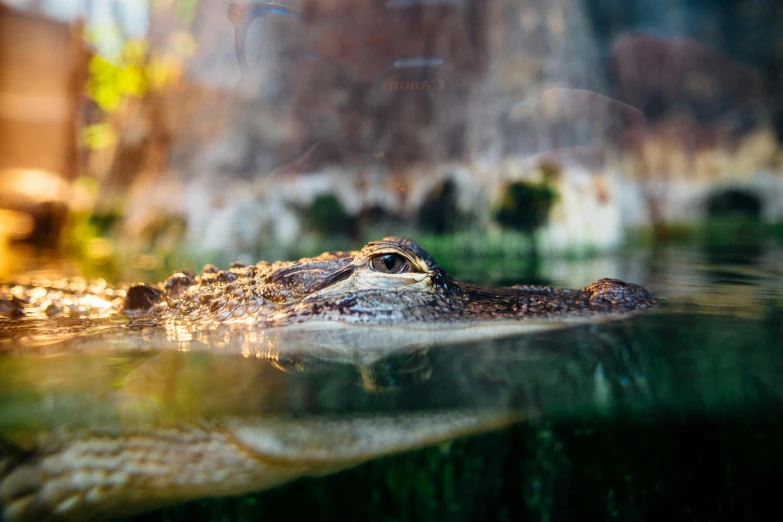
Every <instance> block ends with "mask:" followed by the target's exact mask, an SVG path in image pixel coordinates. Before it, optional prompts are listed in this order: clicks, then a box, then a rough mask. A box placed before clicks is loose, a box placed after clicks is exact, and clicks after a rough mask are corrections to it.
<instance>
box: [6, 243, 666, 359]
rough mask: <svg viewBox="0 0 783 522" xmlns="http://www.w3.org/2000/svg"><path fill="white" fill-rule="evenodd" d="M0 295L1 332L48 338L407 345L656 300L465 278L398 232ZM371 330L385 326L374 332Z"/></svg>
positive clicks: (581, 318)
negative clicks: (219, 337)
mask: <svg viewBox="0 0 783 522" xmlns="http://www.w3.org/2000/svg"><path fill="white" fill-rule="evenodd" d="M58 285H59V286H58ZM2 293H3V294H5V295H4V296H3V297H4V301H3V304H2V306H3V307H4V308H3V312H4V314H5V315H11V316H13V315H16V316H17V317H18V318H20V319H24V320H13V319H12V320H10V321H8V320H6V321H4V322H3V323H2V324H0V328H3V330H4V332H3V337H6V338H8V339H16V340H22V339H24V338H25V337H30V336H33V337H34V336H35V335H36V334H40V333H41V332H33V331H32V329H33V328H35V327H40V326H44V327H45V326H46V325H48V324H49V325H51V324H55V323H56V324H57V329H56V331H52V332H49V333H51V335H53V336H55V337H58V338H67V337H69V336H70V337H73V336H74V334H79V333H84V332H92V331H94V330H101V329H110V328H116V327H117V323H118V321H120V322H122V324H123V326H127V327H130V328H131V329H141V328H148V327H149V328H152V329H159V328H157V327H161V326H162V327H164V328H165V331H166V332H167V335H168V338H169V339H170V340H171V339H172V338H174V339H176V340H179V341H191V340H194V334H198V333H200V332H205V331H213V332H214V331H216V330H219V329H221V328H222V329H228V330H231V331H237V330H239V331H242V332H248V331H254V330H255V331H266V332H269V331H274V330H279V329H280V327H286V328H285V330H296V331H299V332H305V331H306V332H309V333H308V335H310V334H311V333H312V332H314V331H319V332H322V333H323V332H330V333H329V335H331V336H334V335H336V334H335V333H334V332H335V331H337V330H339V331H343V332H345V331H350V332H351V335H354V334H356V336H357V337H358V338H359V339H361V342H364V343H365V346H369V347H372V346H373V345H372V344H367V343H372V342H383V340H384V339H385V340H387V341H388V342H392V341H393V342H395V343H398V344H411V343H412V342H413V341H414V340H415V339H416V338H429V339H436V340H437V341H438V342H458V341H467V340H476V339H484V338H492V337H500V336H504V335H511V334H516V333H523V332H526V331H531V330H541V329H549V328H555V327H562V326H568V325H571V324H579V323H586V322H593V321H600V320H604V319H615V318H621V317H625V316H628V315H631V314H634V313H636V312H639V311H642V310H646V309H649V308H653V307H655V305H656V304H657V300H656V299H655V298H653V297H651V296H650V295H649V294H648V293H647V291H646V290H644V289H643V288H642V287H640V286H638V285H634V284H629V283H624V282H622V281H618V280H614V279H601V280H599V281H596V282H595V283H593V284H591V285H589V286H587V287H585V288H583V289H581V290H567V289H553V288H549V287H537V286H513V287H506V288H488V287H481V286H476V285H471V284H466V283H462V282H460V281H456V280H454V279H453V278H451V277H450V276H449V275H448V274H446V273H445V272H444V271H443V269H441V268H440V267H439V266H438V265H437V264H436V263H435V262H434V261H433V259H432V258H431V257H430V256H429V254H427V253H426V252H425V251H424V250H422V249H421V248H420V247H419V246H418V245H416V244H415V243H413V242H412V241H409V240H406V239H401V238H386V239H384V240H382V241H377V242H373V243H370V244H368V245H367V246H365V247H364V248H363V249H362V250H361V251H360V252H351V253H343V252H338V253H327V254H322V255H320V256H318V257H315V258H311V259H302V260H299V261H296V262H277V263H274V264H269V263H265V262H260V263H258V264H256V265H250V266H245V265H240V264H236V263H235V264H234V265H232V267H231V269H230V270H227V271H223V270H218V269H216V268H214V267H211V266H207V267H205V269H204V271H203V273H202V274H201V275H193V274H191V273H188V272H180V273H176V274H174V275H172V276H171V277H169V278H168V279H167V280H166V281H165V282H163V283H159V284H156V285H148V284H143V285H134V286H130V287H129V288H127V290H122V289H112V288H108V287H105V286H103V287H97V288H92V289H90V288H87V287H86V285H82V286H81V287H78V285H77V286H75V287H74V285H71V286H67V283H49V284H47V285H39V286H35V285H27V286H16V287H9V286H6V287H4V288H3V289H2ZM58 317H59V318H60V319H58V320H55V319H57V318H58ZM36 318H37V319H40V321H35V319H36ZM401 325H404V326H405V328H399V326H401ZM294 327H295V328H294ZM356 327H362V328H356ZM369 327H373V328H369ZM377 327H380V328H377ZM373 329H375V330H374V331H375V332H381V331H383V334H382V335H380V334H379V335H375V336H373V335H372V334H370V333H369V332H370V331H373ZM123 331H125V332H126V333H127V329H126V328H123ZM362 331H363V333H362ZM394 331H396V332H397V333H390V332H394ZM313 335H314V334H313ZM401 336H408V337H410V338H407V337H406V338H404V339H403V338H402V337H401ZM338 337H339V336H338ZM321 341H322V342H325V343H326V344H329V343H328V342H327V341H326V340H325V338H322V339H321ZM345 342H346V341H345V339H344V338H340V340H339V343H342V344H344V343H345ZM335 343H337V344H339V343H338V342H337V341H335Z"/></svg>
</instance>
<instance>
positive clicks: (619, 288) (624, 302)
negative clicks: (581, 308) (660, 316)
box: [584, 278, 658, 310]
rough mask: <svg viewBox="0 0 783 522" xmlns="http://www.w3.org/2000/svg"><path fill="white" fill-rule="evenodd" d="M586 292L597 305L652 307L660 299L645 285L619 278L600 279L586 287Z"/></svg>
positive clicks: (592, 303)
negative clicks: (652, 294)
mask: <svg viewBox="0 0 783 522" xmlns="http://www.w3.org/2000/svg"><path fill="white" fill-rule="evenodd" d="M584 292H586V293H587V294H588V295H589V296H590V297H589V299H590V304H591V305H592V306H597V307H603V306H612V307H613V308H618V307H621V308H622V309H626V310H635V309H644V308H652V307H654V306H656V305H657V304H658V300H657V299H656V298H654V297H653V296H651V295H650V293H649V292H648V291H647V290H645V289H644V288H643V287H641V286H639V285H635V284H633V283H626V282H625V281H620V280H619V279H609V278H605V279H599V280H598V281H596V282H595V283H593V284H591V285H588V286H587V287H585V289H584Z"/></svg>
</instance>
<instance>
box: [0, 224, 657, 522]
mask: <svg viewBox="0 0 783 522" xmlns="http://www.w3.org/2000/svg"><path fill="white" fill-rule="evenodd" d="M656 305H657V300H656V299H655V298H654V297H652V296H651V295H650V294H649V293H648V292H647V291H646V290H644V289H643V288H642V287H641V286H638V285H635V284H630V283H624V282H622V281H619V280H615V279H600V280H598V281H596V282H595V283H593V284H590V285H588V286H586V287H585V288H583V289H580V290H569V289H555V288H550V287H542V286H527V285H517V286H511V287H505V288H489V287H482V286H477V285H473V284H468V283H464V282H460V281H457V280H455V279H454V278H452V277H450V276H449V275H448V274H447V273H446V272H445V271H444V270H443V269H442V268H441V267H440V266H438V264H437V263H436V262H435V261H434V260H433V259H432V257H431V256H430V255H429V254H427V253H426V252H425V251H424V250H423V249H422V248H421V247H419V246H418V245H417V244H416V243H414V242H413V241H410V240H407V239H403V238H396V237H388V238H384V239H383V240H381V241H376V242H372V243H369V244H368V245H366V246H365V247H364V248H363V249H362V250H361V251H356V252H334V253H325V254H322V255H320V256H317V257H314V258H308V259H301V260H299V261H295V262H277V263H272V264H270V263H265V262H260V263H257V264H255V265H242V264H239V263H234V264H232V266H231V268H230V269H228V270H218V269H217V268H215V267H213V266H209V265H208V266H207V267H205V268H204V270H203V271H202V272H201V274H199V275H195V274H193V273H190V272H187V271H181V272H177V273H175V274H173V275H172V276H170V277H168V278H167V279H166V280H165V281H163V282H161V283H158V284H132V285H121V286H117V287H113V286H109V285H107V284H106V283H105V282H103V281H97V282H92V283H88V282H86V281H81V280H58V281H37V282H20V283H15V284H7V285H4V286H2V287H0V347H1V348H2V350H3V351H4V352H6V354H7V355H9V352H11V353H21V354H23V355H29V354H33V355H35V354H37V353H39V352H36V351H35V350H36V349H37V348H39V347H40V345H45V346H48V345H51V344H52V343H53V344H54V345H55V346H58V347H59V348H58V349H60V350H62V349H63V347H65V348H68V347H73V346H74V344H73V343H74V342H77V343H78V342H81V343H84V342H85V339H93V343H94V344H95V345H96V346H100V347H105V346H108V344H107V343H106V341H107V339H108V338H110V337H111V336H112V335H115V336H117V339H120V340H122V341H123V343H120V345H121V346H123V347H125V348H127V347H128V346H129V341H128V340H129V339H130V340H137V339H139V338H144V339H145V340H146V341H145V342H148V343H155V348H160V347H162V346H164V345H165V343H166V342H173V343H175V344H176V345H177V346H178V347H182V344H183V343H185V344H186V345H188V346H195V345H197V344H198V343H199V341H200V342H201V343H202V344H204V346H205V347H206V348H207V349H210V347H213V348H214V347H216V346H220V347H221V348H223V349H225V348H226V345H225V344H223V345H221V344H220V342H224V341H225V339H226V337H227V335H228V337H232V336H233V338H234V340H235V341H236V343H235V344H236V345H237V346H239V347H240V349H241V350H242V351H243V352H244V354H245V355H246V356H247V355H250V354H252V353H253V352H252V351H253V350H255V355H256V356H257V357H258V356H259V355H260V354H262V353H264V354H267V355H268V356H269V358H270V360H271V359H274V358H275V357H276V356H274V354H272V352H273V351H274V350H281V349H282V348H281V346H282V345H284V344H286V343H288V344H290V345H293V346H296V347H297V349H300V350H306V351H315V352H319V353H320V352H322V351H340V350H342V351H344V350H358V351H360V352H367V351H373V350H381V351H382V352H384V351H388V350H395V349H399V348H401V347H411V346H420V345H422V344H424V345H431V344H442V343H454V342H463V341H467V340H483V339H494V338H497V337H502V336H508V335H516V334H519V333H525V332H528V331H537V330H542V329H551V328H560V327H565V326H569V325H575V324H585V323H592V322H596V321H604V320H613V319H618V318H623V317H628V316H630V315H633V314H636V313H639V312H641V311H644V310H648V309H652V308H654V307H655V306H656ZM50 325H51V326H50ZM107 336H108V337H107ZM69 343H71V344H69ZM229 346H233V344H231V343H229ZM273 349H274V350H273ZM165 353H174V352H170V351H169V352H165V351H163V352H161V355H162V354H165ZM384 353H385V352H384ZM270 354H271V355H270ZM55 360H58V359H55ZM169 380H170V379H167V382H169ZM260 384H264V385H269V383H266V384H265V383H260ZM528 414H529V412H522V411H520V410H519V408H515V409H510V408H509V409H503V408H501V409H496V410H492V409H479V410H436V411H431V412H423V411H418V412H399V413H393V414H379V415H358V416H355V415H347V416H346V415H343V416H337V417H328V416H315V417H305V418H287V417H284V416H283V417H281V416H258V415H245V416H231V415H230V414H228V413H227V414H226V415H225V416H223V417H219V418H195V419H186V420H184V421H181V422H180V421H178V420H177V419H163V420H161V419H158V421H156V422H157V423H155V422H153V423H147V424H145V423H141V424H139V423H133V422H130V423H128V422H123V423H120V424H119V425H113V426H107V425H100V424H99V425H94V426H83V425H79V424H77V425H73V426H70V425H58V426H55V427H50V428H46V429H43V428H40V427H38V428H33V429H32V430H31V431H30V432H29V433H28V436H27V437H26V438H25V437H22V439H23V440H21V441H20V440H19V437H20V436H19V434H18V433H17V432H18V431H19V430H14V431H13V432H7V433H2V434H0V515H2V517H0V518H2V520H7V521H13V522H22V521H28V520H29V521H32V520H36V521H38V520H87V519H105V518H109V517H112V516H118V515H120V516H124V515H127V514H130V513H135V512H142V511H145V510H148V509H152V508H155V507H159V506H165V505H170V504H174V503H178V502H182V501H185V500H190V499H196V498H202V497H209V496H222V495H235V494H243V493H247V492H252V491H259V490H263V489H267V488H270V487H273V486H276V485H278V484H281V483H284V482H287V481H290V480H293V479H296V478H298V477H302V476H315V475H324V474H327V473H333V472H335V471H339V470H342V469H345V468H348V467H351V466H355V465H357V464H359V463H362V462H365V461H368V460H370V459H372V458H375V457H377V456H381V455H387V454H391V453H397V452H401V451H405V450H409V449H413V448H418V447H423V446H426V445H431V444H435V443H438V442H443V441H448V440H451V439H453V438H456V437H458V436H462V435H467V434H472V433H478V432H482V431H487V430H490V429H495V428H498V427H501V426H505V425H508V424H509V423H511V422H515V421H517V420H519V419H521V418H524V417H526V416H527V415H528ZM33 424H36V423H33ZM36 426H38V425H37V424H36ZM3 431H7V430H3ZM22 431H24V430H22Z"/></svg>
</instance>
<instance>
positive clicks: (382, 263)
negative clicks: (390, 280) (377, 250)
mask: <svg viewBox="0 0 783 522" xmlns="http://www.w3.org/2000/svg"><path fill="white" fill-rule="evenodd" d="M370 266H371V267H372V269H373V270H375V271H377V272H383V273H384V274H401V273H403V272H409V271H410V269H411V265H410V263H408V260H407V259H405V258H404V257H402V256H401V255H399V254H383V255H381V256H375V257H373V258H372V259H371V260H370Z"/></svg>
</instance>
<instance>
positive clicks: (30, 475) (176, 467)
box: [0, 411, 520, 522]
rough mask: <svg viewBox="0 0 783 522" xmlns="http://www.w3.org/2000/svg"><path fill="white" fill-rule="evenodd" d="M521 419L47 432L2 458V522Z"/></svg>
mask: <svg viewBox="0 0 783 522" xmlns="http://www.w3.org/2000/svg"><path fill="white" fill-rule="evenodd" d="M519 418H520V416H519V414H514V413H511V412H509V411H445V412H431V413H426V412H419V413H411V414H398V415H376V416H354V417H347V418H328V417H327V418H317V417H316V418H308V419H304V420H286V419H276V418H255V419H247V418H234V419H224V420H221V421H219V422H217V421H216V422H210V423H206V422H204V423H189V424H183V425H177V426H174V427H168V428H166V427H161V428H146V429H139V430H123V431H114V432H111V431H108V430H91V431H88V430H82V431H78V432H65V433H46V434H42V435H40V436H39V437H38V439H39V440H37V441H36V443H35V445H34V447H33V448H32V449H31V450H28V451H26V452H22V451H20V452H18V454H16V455H14V454H13V452H8V451H6V453H7V454H6V455H5V456H4V457H3V456H2V455H0V520H4V521H6V522H27V521H30V522H33V521H35V522H44V521H59V520H63V521H77V520H78V521H83V520H103V519H106V518H110V517H112V516H120V515H128V514H132V513H138V512H143V511H147V510H150V509H153V508H157V507H162V506H166V505H171V504H175V503H179V502H183V501H186V500H192V499H196V498H203V497H212V496H225V495H238V494H243V493H249V492H253V491H260V490H264V489H268V488H271V487H273V486H276V485H279V484H282V483H285V482H288V481H290V480H293V479H296V478H299V477H304V476H320V475H325V474H329V473H334V472H336V471H339V470H342V469H345V468H349V467H352V466H355V465H357V464H360V463H362V462H366V461H368V460H370V459H372V458H375V457H378V456H382V455H388V454H393V453H397V452H401V451H405V450H410V449H414V448H419V447H423V446H427V445H432V444H437V443H439V442H444V441H447V440H451V439H454V438H456V437H459V436H463V435H468V434H471V433H479V432H482V431H487V430H491V429H495V428H499V427H502V426H505V425H507V424H509V423H512V422H514V421H516V420H519ZM262 515H263V514H259V516H262Z"/></svg>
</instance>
